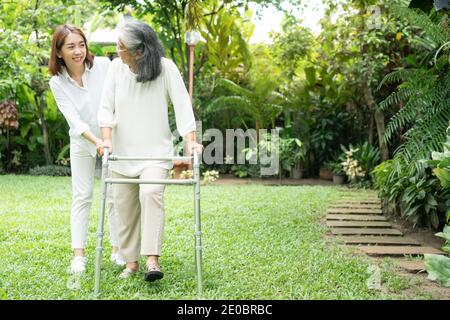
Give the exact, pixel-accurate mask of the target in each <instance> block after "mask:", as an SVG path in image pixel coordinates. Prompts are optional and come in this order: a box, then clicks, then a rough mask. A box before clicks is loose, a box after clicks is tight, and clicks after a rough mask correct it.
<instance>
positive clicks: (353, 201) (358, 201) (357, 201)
mask: <svg viewBox="0 0 450 320" xmlns="http://www.w3.org/2000/svg"><path fill="white" fill-rule="evenodd" d="M341 203H345V204H379V205H381V200H379V199H370V200H367V199H366V200H361V199H354V198H352V199H339V200H336V201H335V202H334V204H341Z"/></svg>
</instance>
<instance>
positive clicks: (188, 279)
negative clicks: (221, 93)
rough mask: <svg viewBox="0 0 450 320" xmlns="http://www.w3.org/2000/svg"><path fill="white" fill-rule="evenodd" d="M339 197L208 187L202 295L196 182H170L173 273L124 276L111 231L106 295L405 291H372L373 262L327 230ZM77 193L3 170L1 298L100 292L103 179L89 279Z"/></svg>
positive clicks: (167, 249) (360, 295) (325, 192)
mask: <svg viewBox="0 0 450 320" xmlns="http://www.w3.org/2000/svg"><path fill="white" fill-rule="evenodd" d="M337 197H338V191H337V188H333V187H321V186H314V187H309V186H302V187H298V186H297V187H295V186H290V187H277V186H260V185H245V186H214V185H213V186H206V187H202V231H203V234H202V240H203V271H204V273H203V279H204V293H203V295H202V296H201V297H199V296H197V293H196V279H195V265H194V214H193V193H192V188H191V187H181V186H180V187H178V186H169V187H167V190H166V195H165V204H166V227H165V241H164V247H163V255H162V257H161V259H160V264H161V267H162V270H163V271H164V273H165V277H164V279H163V280H161V281H159V282H155V283H146V282H145V281H144V280H143V273H140V274H138V275H136V276H135V277H133V278H131V279H127V280H121V279H118V275H119V273H120V270H119V269H117V268H115V267H114V266H113V265H112V264H111V263H110V261H109V254H110V246H109V244H108V239H109V236H108V234H106V235H105V240H104V249H105V250H104V258H103V262H104V264H103V272H102V287H101V289H102V296H101V298H103V299H198V298H204V299H391V298H395V297H397V295H396V296H395V297H394V296H390V295H382V294H381V293H379V292H372V291H370V290H368V289H367V286H366V278H367V274H366V270H367V266H368V262H367V261H364V260H363V259H362V258H357V257H354V256H352V255H351V253H350V252H349V251H347V250H342V249H340V248H339V247H338V246H335V245H330V244H327V243H326V242H325V239H324V234H325V233H326V232H327V229H326V227H325V226H324V225H323V224H321V223H320V220H321V219H323V217H324V216H325V210H326V206H327V202H328V201H329V200H331V199H336V198H337ZM70 201H71V190H70V178H67V177H30V176H13V175H9V176H0V299H91V298H93V285H94V260H95V245H96V228H97V218H98V213H99V203H100V198H99V182H98V181H97V182H96V193H95V198H94V204H93V210H92V212H91V217H90V227H89V243H88V247H87V256H88V259H89V262H88V271H87V272H86V274H84V275H83V276H82V277H81V278H74V277H71V276H70V275H69V273H68V267H69V263H70V260H71V249H70V225H69V221H70V219H69V211H70ZM106 226H107V223H106ZM387 277H388V279H389V277H394V276H393V275H391V276H387ZM391 282H392V281H391ZM395 286H396V287H399V285H398V282H396V283H395ZM400 287H401V288H403V284H402V285H401V286H400Z"/></svg>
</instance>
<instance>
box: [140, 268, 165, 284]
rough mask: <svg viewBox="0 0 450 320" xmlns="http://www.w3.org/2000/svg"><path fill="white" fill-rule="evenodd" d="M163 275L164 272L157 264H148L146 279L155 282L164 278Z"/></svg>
mask: <svg viewBox="0 0 450 320" xmlns="http://www.w3.org/2000/svg"><path fill="white" fill-rule="evenodd" d="M163 277H164V273H162V272H161V271H160V270H159V268H158V267H157V266H156V265H154V264H151V265H149V266H147V272H146V273H145V275H144V279H145V281H150V282H153V281H156V280H159V279H162V278H163Z"/></svg>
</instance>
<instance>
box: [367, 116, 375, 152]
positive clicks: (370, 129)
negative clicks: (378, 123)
mask: <svg viewBox="0 0 450 320" xmlns="http://www.w3.org/2000/svg"><path fill="white" fill-rule="evenodd" d="M369 121H370V122H369V135H368V136H369V143H370V144H371V145H373V139H374V134H373V129H374V128H373V123H374V117H373V116H372V115H370V120H369Z"/></svg>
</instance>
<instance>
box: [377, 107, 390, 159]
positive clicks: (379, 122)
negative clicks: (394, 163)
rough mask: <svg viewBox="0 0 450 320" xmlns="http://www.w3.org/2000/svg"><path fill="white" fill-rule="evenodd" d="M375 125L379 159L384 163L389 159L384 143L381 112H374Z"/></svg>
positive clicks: (383, 125) (382, 115) (382, 114)
mask: <svg viewBox="0 0 450 320" xmlns="http://www.w3.org/2000/svg"><path fill="white" fill-rule="evenodd" d="M375 123H376V125H377V134H378V144H379V146H380V157H381V161H386V160H388V159H389V149H388V147H387V145H386V143H385V141H384V131H385V124H384V113H383V112H381V111H378V110H377V111H375Z"/></svg>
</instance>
